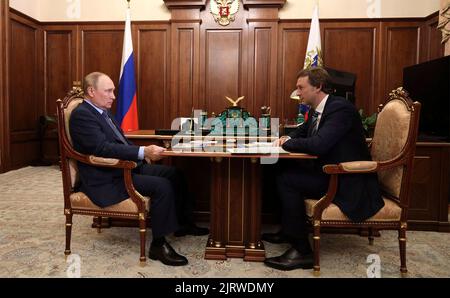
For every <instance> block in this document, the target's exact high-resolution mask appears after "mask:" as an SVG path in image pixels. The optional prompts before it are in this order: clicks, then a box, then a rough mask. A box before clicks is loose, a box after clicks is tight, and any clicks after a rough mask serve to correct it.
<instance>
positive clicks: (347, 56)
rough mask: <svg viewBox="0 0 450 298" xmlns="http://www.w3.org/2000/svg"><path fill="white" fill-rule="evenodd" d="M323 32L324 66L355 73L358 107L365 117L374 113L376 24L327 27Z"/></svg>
mask: <svg viewBox="0 0 450 298" xmlns="http://www.w3.org/2000/svg"><path fill="white" fill-rule="evenodd" d="M323 28H324V29H323V31H324V37H323V44H322V50H323V59H324V65H325V66H327V67H330V68H333V69H337V70H342V71H348V72H351V73H355V74H356V87H355V105H356V107H357V108H358V109H364V111H365V112H366V113H371V112H374V111H375V110H376V109H375V107H374V106H373V105H372V103H373V102H374V98H375V85H374V82H375V71H376V63H377V60H376V54H377V47H378V44H377V42H376V40H377V39H376V36H377V24H376V23H354V24H352V23H351V24H345V25H343V24H340V23H326V24H324V25H323Z"/></svg>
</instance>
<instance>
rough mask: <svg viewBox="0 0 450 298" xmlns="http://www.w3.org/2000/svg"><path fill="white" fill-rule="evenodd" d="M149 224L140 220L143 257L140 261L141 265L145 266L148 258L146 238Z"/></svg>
mask: <svg viewBox="0 0 450 298" xmlns="http://www.w3.org/2000/svg"><path fill="white" fill-rule="evenodd" d="M146 227H147V222H146V220H145V219H140V220H139V235H140V238H141V256H140V258H139V261H141V265H143V264H145V262H146V260H147V258H146V257H145V237H146V234H147V230H146Z"/></svg>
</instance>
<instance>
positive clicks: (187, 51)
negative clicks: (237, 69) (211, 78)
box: [170, 22, 200, 121]
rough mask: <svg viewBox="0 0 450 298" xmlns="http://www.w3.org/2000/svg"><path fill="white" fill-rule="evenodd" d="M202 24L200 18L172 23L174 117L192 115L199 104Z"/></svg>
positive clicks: (172, 107)
mask: <svg viewBox="0 0 450 298" xmlns="http://www.w3.org/2000/svg"><path fill="white" fill-rule="evenodd" d="M199 26H200V24H199V23H198V22H197V23H175V24H172V32H171V51H172V55H171V61H172V63H171V106H170V121H172V120H174V119H175V118H177V117H188V116H190V115H191V112H192V109H193V108H197V107H198V105H199V103H198V99H199V95H198V90H199V70H200V56H199V38H200V36H199Z"/></svg>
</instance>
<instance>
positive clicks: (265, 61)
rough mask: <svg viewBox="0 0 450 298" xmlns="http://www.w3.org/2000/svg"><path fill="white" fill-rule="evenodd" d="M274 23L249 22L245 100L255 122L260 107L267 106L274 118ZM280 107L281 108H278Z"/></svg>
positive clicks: (276, 110) (275, 66) (275, 102)
mask: <svg viewBox="0 0 450 298" xmlns="http://www.w3.org/2000/svg"><path fill="white" fill-rule="evenodd" d="M277 29H278V24H277V22H250V23H249V38H248V39H249V51H248V55H249V57H248V66H249V67H248V69H249V73H248V97H249V99H250V100H249V101H250V102H251V103H252V106H250V107H249V110H250V111H252V112H253V115H254V116H255V117H256V118H257V119H258V118H259V117H260V116H261V107H263V106H270V107H271V110H272V115H274V116H275V115H277V114H278V110H280V109H279V107H278V105H279V102H278V101H277V98H276V96H277V65H278V64H277V58H278V57H277V50H278V49H277V43H278V40H277V34H278V32H277ZM280 106H281V105H280Z"/></svg>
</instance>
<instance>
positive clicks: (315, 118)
mask: <svg viewBox="0 0 450 298" xmlns="http://www.w3.org/2000/svg"><path fill="white" fill-rule="evenodd" d="M319 115H320V113H319V112H316V111H314V113H313V115H312V118H311V121H312V122H311V130H310V131H311V134H310V136H314V135H316V133H317V130H318V128H319V127H318V125H317V121H318V120H319Z"/></svg>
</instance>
